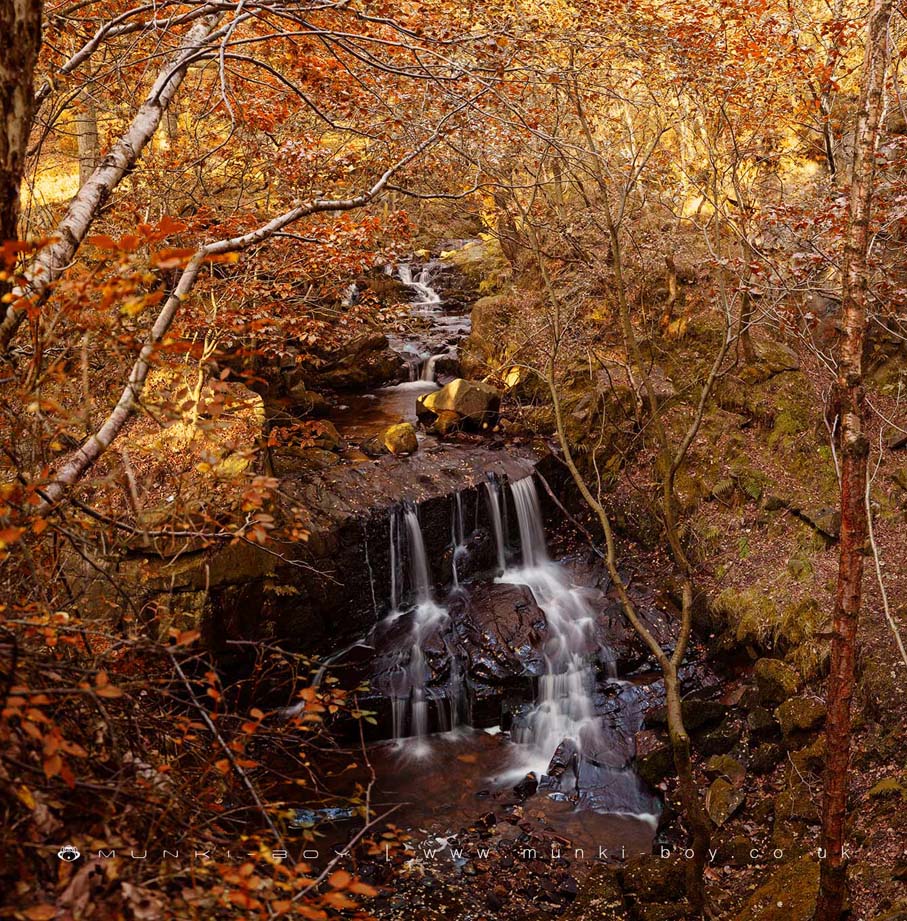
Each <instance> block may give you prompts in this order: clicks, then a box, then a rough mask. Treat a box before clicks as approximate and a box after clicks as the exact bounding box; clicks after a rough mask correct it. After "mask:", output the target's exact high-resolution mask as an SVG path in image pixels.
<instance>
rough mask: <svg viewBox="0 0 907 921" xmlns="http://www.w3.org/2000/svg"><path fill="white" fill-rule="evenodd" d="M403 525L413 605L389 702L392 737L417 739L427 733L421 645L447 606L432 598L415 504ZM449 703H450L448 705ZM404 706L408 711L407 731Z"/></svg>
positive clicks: (433, 631)
mask: <svg viewBox="0 0 907 921" xmlns="http://www.w3.org/2000/svg"><path fill="white" fill-rule="evenodd" d="M392 518H393V516H392ZM403 524H404V527H405V530H406V538H407V540H406V547H407V552H408V556H409V576H410V585H411V587H412V589H413V593H414V595H415V608H414V609H413V612H412V618H413V622H412V633H411V640H412V646H411V647H410V650H409V656H408V658H406V659H405V660H404V659H403V658H401V661H400V663H399V666H398V670H399V678H398V686H397V691H396V693H395V695H394V699H393V701H392V711H393V723H394V738H396V739H402V738H404V737H405V736H406V735H411V736H416V737H417V738H421V737H422V736H425V735H427V733H428V716H429V713H428V695H427V691H426V684H427V683H428V681H429V679H430V678H431V667H430V666H429V663H428V660H427V659H426V655H425V644H426V642H427V641H428V640H429V639H431V638H432V637H433V636H434V635H435V634H436V633H437V631H438V630H439V629H440V628H441V627H442V626H443V625H444V623H445V622H446V621H447V609H446V608H443V607H441V605H439V604H437V603H436V602H435V600H434V598H433V597H432V581H431V574H430V571H429V567H428V556H427V554H426V552H425V541H424V540H423V538H422V526H421V524H420V523H419V514H418V510H417V508H416V506H415V505H407V506H406V507H405V508H404V509H403ZM392 527H393V525H392ZM391 547H392V552H393V553H394V554H396V549H395V548H396V547H397V544H396V541H395V540H394V539H393V537H392V540H391ZM395 563H396V556H394V557H393V558H392V562H391V568H392V570H393V568H394V565H395ZM392 578H394V577H393V576H392ZM394 585H396V582H395V583H394ZM395 590H396V589H395ZM453 706H454V705H451V707H452V708H453ZM407 709H408V712H409V726H408V730H409V731H408V732H407V725H406V714H407Z"/></svg>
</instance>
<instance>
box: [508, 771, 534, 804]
mask: <svg viewBox="0 0 907 921" xmlns="http://www.w3.org/2000/svg"><path fill="white" fill-rule="evenodd" d="M538 788H539V779H538V777H536V775H535V771H530V772H529V773H528V774H527V775H526V776H525V777H524V778H523V779H522V780H521V781H520V782H519V783H518V784H516V785H515V786H514V788H513V792H514V793H516V795H517V796H518V797H519V798H520V799H521V800H524V799H529V797H530V796H535V793H536V790H538Z"/></svg>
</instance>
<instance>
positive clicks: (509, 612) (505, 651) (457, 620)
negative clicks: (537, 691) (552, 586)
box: [449, 582, 547, 690]
mask: <svg viewBox="0 0 907 921" xmlns="http://www.w3.org/2000/svg"><path fill="white" fill-rule="evenodd" d="M449 614H450V618H451V620H452V622H453V624H454V632H455V633H456V636H457V640H458V645H459V646H460V648H461V649H462V650H463V651H464V652H465V654H466V657H467V662H468V666H467V667H468V671H469V675H470V678H471V679H473V680H474V681H476V682H478V683H479V685H481V686H491V687H493V688H496V689H499V690H500V689H502V688H503V687H505V686H513V683H514V681H515V680H518V679H525V678H527V677H530V678H531V677H533V676H537V675H541V674H542V673H543V672H544V670H545V661H544V655H543V654H542V652H541V648H542V646H543V644H544V640H545V638H546V635H547V623H546V621H545V615H544V613H543V612H542V610H541V608H540V607H539V606H538V604H536V601H535V598H534V597H533V595H532V592H531V591H530V590H529V589H528V588H527V587H526V586H524V585H510V584H507V583H494V582H477V583H473V584H470V585H465V586H464V587H463V590H462V591H461V592H460V593H459V594H457V595H455V596H454V597H453V598H452V599H451V602H450V607H449ZM520 683H521V684H523V685H526V682H525V681H521V682H520Z"/></svg>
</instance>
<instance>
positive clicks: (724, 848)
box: [712, 829, 754, 867]
mask: <svg viewBox="0 0 907 921" xmlns="http://www.w3.org/2000/svg"><path fill="white" fill-rule="evenodd" d="M712 847H713V848H714V849H715V851H717V853H716V855H715V860H714V862H715V863H716V864H718V865H719V866H730V867H751V866H752V865H753V858H752V857H751V856H750V853H751V851H752V850H753V847H754V841H753V839H752V838H751V837H750V836H749V835H730V834H729V832H728V830H727V829H725V830H724V831H721V832H717V833H716V834H715V836H714V837H713V838H712Z"/></svg>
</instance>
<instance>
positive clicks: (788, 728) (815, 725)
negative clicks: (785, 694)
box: [775, 697, 826, 741]
mask: <svg viewBox="0 0 907 921" xmlns="http://www.w3.org/2000/svg"><path fill="white" fill-rule="evenodd" d="M825 715H826V711H825V704H823V703H822V702H821V701H819V700H815V699H814V698H812V697H792V698H791V699H790V700H786V701H784V703H783V704H781V706H780V707H778V709H777V710H775V719H777V720H778V722H779V723H780V724H781V733H782V734H783V736H784V738H785V739H786V740H788V741H789V740H791V739H792V738H795V737H796V736H797V735H799V734H802V733H807V732H814V731H815V730H817V729H819V728H820V727H821V726H822V724H823V723H824V722H825Z"/></svg>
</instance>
